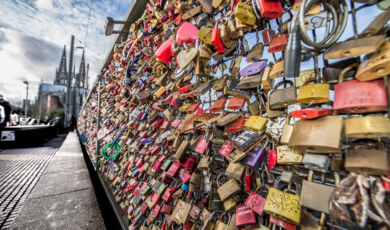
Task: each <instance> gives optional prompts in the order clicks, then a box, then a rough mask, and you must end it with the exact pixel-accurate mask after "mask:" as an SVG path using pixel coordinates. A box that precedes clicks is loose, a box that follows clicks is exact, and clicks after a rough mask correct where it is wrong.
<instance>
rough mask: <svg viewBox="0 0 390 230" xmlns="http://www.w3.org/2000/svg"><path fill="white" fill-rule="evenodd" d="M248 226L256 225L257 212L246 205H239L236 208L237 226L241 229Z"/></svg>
mask: <svg viewBox="0 0 390 230" xmlns="http://www.w3.org/2000/svg"><path fill="white" fill-rule="evenodd" d="M247 224H256V215H255V212H254V211H253V210H252V209H250V208H248V207H247V206H246V205H245V204H242V205H238V206H237V207H236V225H237V227H240V226H243V225H247Z"/></svg>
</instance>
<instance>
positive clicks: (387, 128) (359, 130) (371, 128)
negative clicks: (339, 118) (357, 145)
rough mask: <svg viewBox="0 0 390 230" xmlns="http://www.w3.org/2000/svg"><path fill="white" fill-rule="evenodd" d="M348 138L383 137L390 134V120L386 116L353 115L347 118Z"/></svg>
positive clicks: (346, 132) (346, 133) (345, 130)
mask: <svg viewBox="0 0 390 230" xmlns="http://www.w3.org/2000/svg"><path fill="white" fill-rule="evenodd" d="M344 133H345V134H344V135H345V136H346V137H347V138H382V137H387V136H388V135H389V134H390V120H389V118H388V117H384V116H372V117H371V116H364V117H353V118H348V119H346V120H345V128H344Z"/></svg>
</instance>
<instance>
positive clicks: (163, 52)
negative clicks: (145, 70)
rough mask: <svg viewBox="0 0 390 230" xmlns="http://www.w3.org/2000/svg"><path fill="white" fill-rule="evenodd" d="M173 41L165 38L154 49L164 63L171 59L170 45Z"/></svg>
mask: <svg viewBox="0 0 390 230" xmlns="http://www.w3.org/2000/svg"><path fill="white" fill-rule="evenodd" d="M173 43H174V41H173V40H167V41H165V42H164V43H163V44H162V45H161V46H160V47H159V48H158V49H157V50H156V54H155V55H156V57H157V58H158V59H159V60H160V61H162V62H164V63H166V64H167V63H169V62H171V61H172V58H173V52H172V49H171V47H172V44H173Z"/></svg>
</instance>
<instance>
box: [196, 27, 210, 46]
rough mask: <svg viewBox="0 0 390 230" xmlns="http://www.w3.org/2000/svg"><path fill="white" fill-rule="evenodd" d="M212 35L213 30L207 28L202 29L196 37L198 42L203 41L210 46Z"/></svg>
mask: <svg viewBox="0 0 390 230" xmlns="http://www.w3.org/2000/svg"><path fill="white" fill-rule="evenodd" d="M212 33H213V29H212V28H209V27H203V28H201V29H200V30H199V32H198V37H199V38H200V40H202V41H204V42H205V43H206V44H208V45H212V43H211V35H212Z"/></svg>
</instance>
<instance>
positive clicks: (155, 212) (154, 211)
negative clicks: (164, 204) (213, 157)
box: [152, 204, 161, 218]
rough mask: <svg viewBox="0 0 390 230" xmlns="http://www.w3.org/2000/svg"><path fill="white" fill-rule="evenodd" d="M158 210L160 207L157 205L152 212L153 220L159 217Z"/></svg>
mask: <svg viewBox="0 0 390 230" xmlns="http://www.w3.org/2000/svg"><path fill="white" fill-rule="evenodd" d="M160 210H161V206H160V205H158V204H157V205H156V206H155V207H154V209H153V211H152V215H153V217H154V218H157V217H158V215H160Z"/></svg>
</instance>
